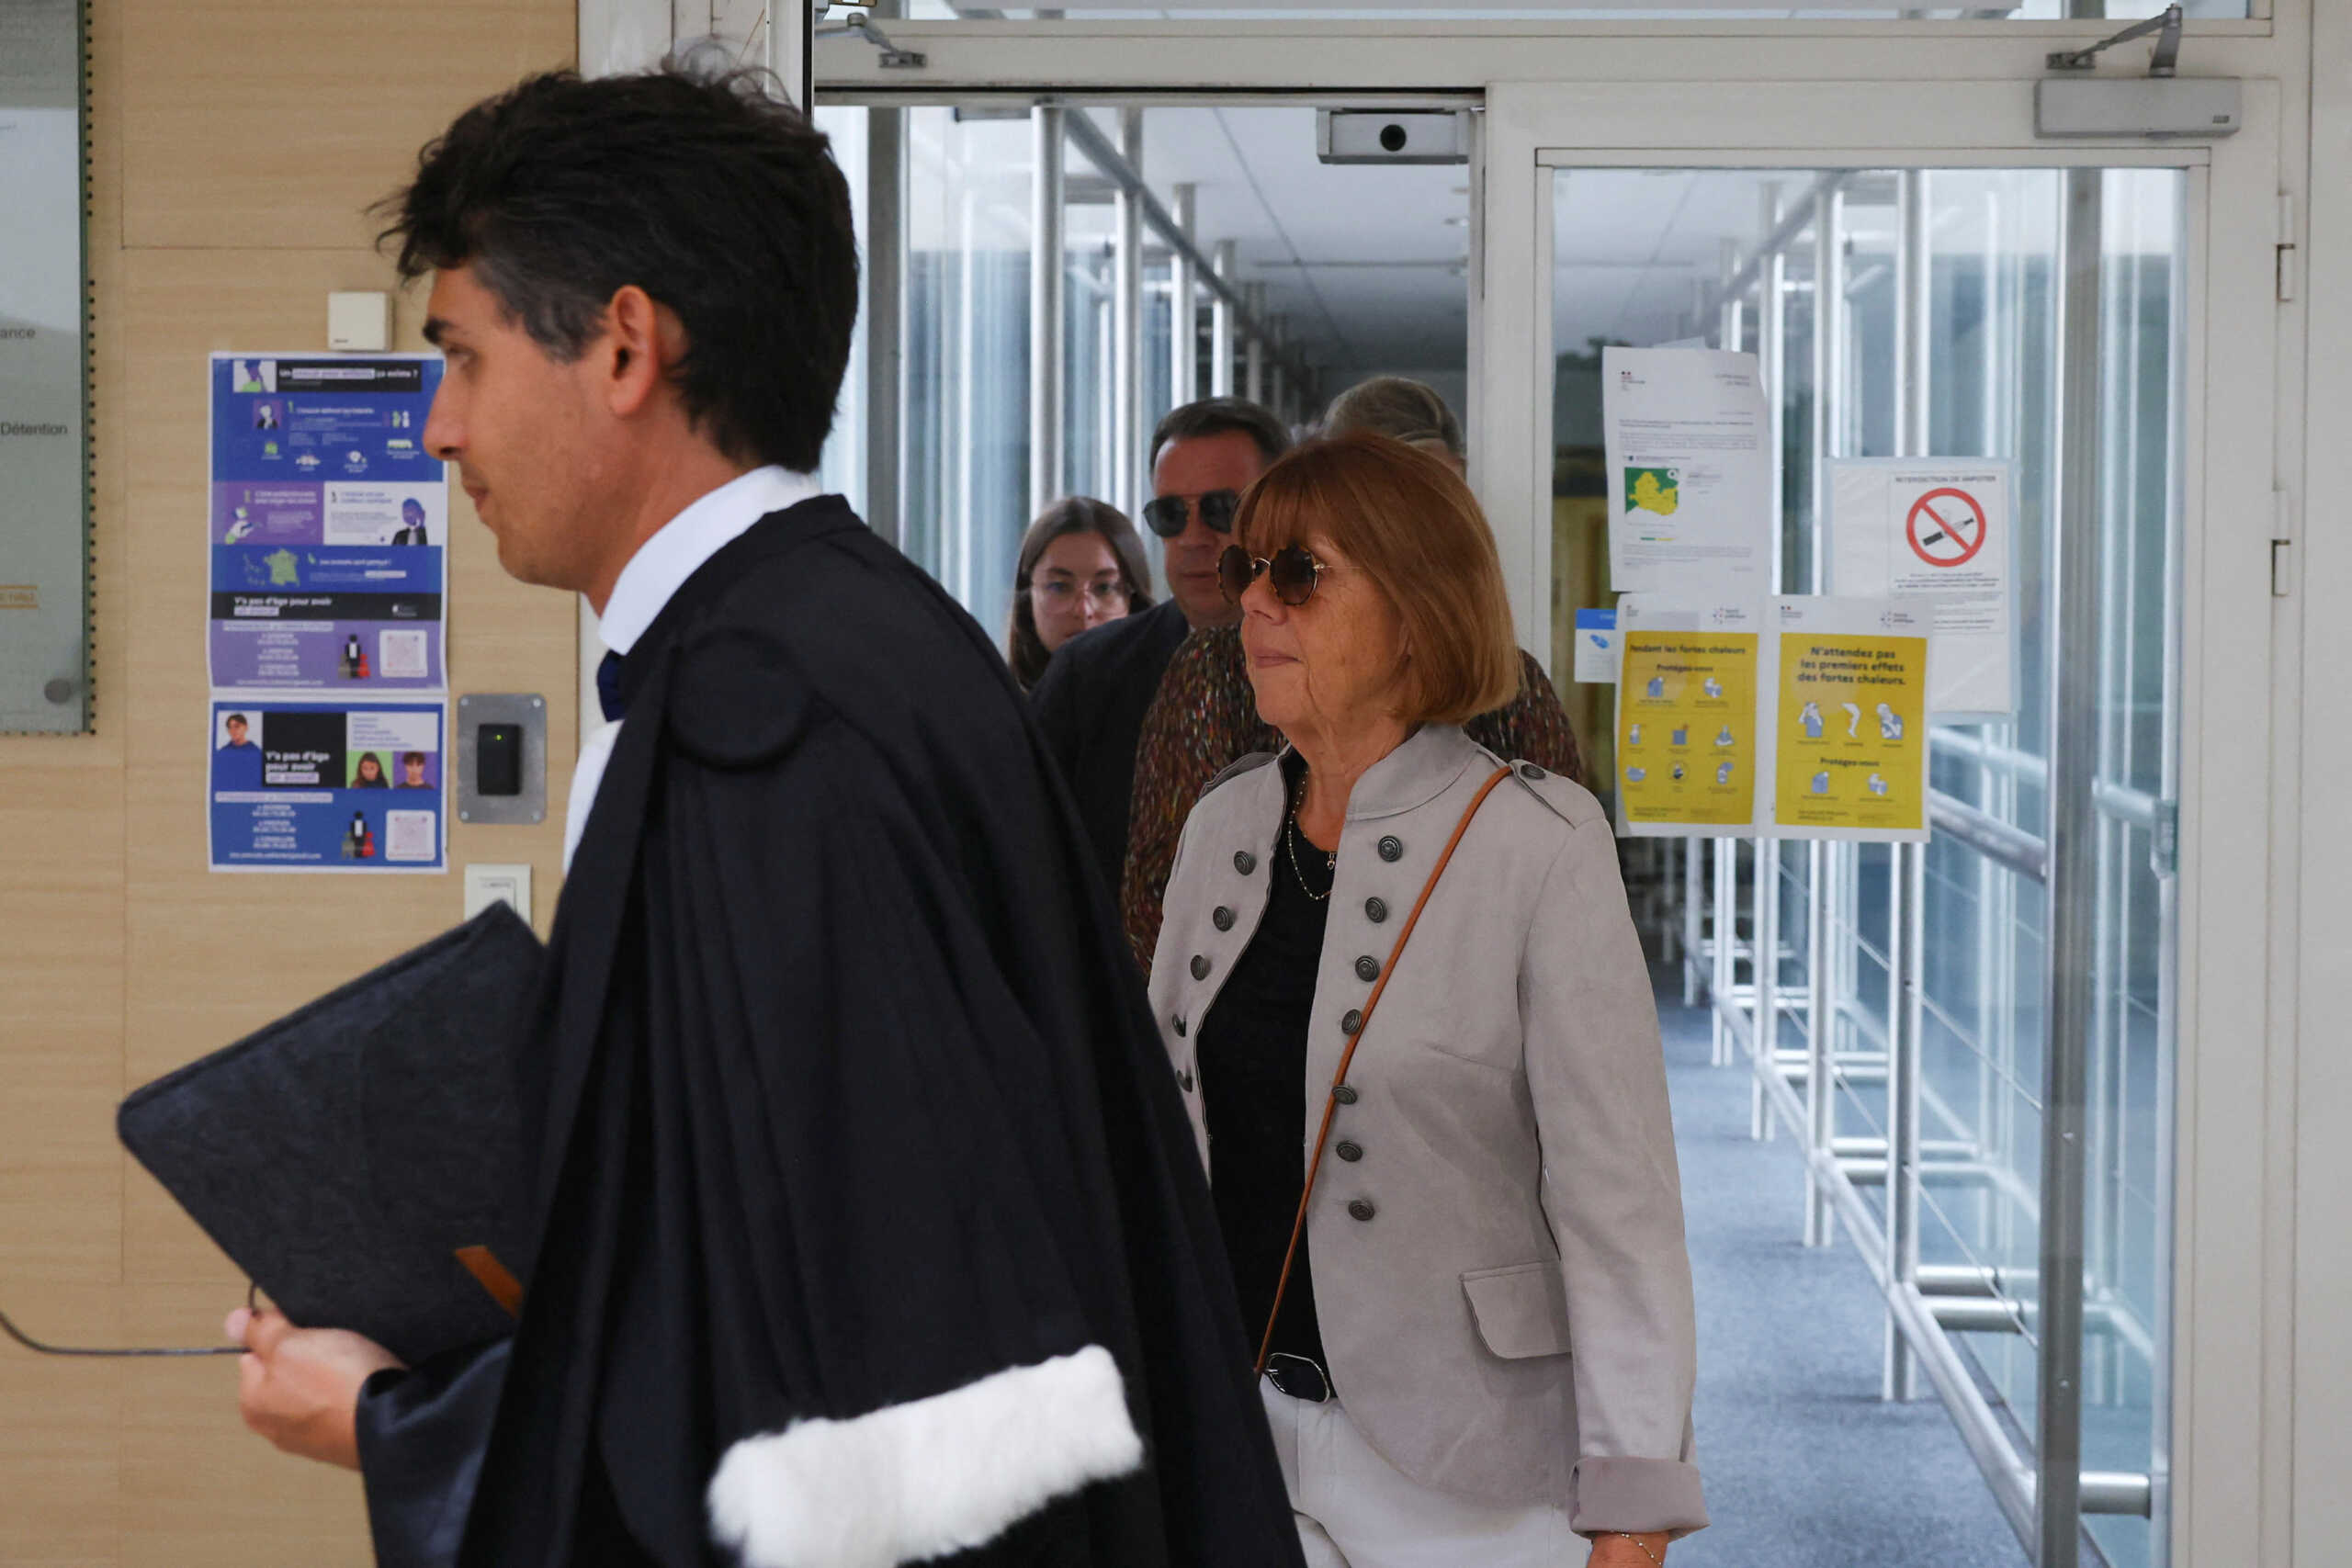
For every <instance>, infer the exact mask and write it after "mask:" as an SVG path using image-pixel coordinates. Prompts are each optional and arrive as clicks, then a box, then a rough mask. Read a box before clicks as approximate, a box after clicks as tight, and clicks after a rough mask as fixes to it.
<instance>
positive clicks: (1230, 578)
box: [1216, 545, 1323, 609]
mask: <svg viewBox="0 0 2352 1568" xmlns="http://www.w3.org/2000/svg"><path fill="white" fill-rule="evenodd" d="M1261 574H1262V575H1263V576H1264V578H1265V579H1266V584H1267V586H1268V587H1270V588H1272V590H1273V591H1274V597H1275V598H1277V599H1279V600H1281V601H1282V602H1283V604H1288V605H1289V606H1291V608H1293V609H1296V608H1297V607H1298V606H1299V605H1301V604H1306V602H1307V601H1308V600H1309V599H1312V598H1314V597H1315V585H1316V584H1317V583H1318V582H1320V581H1323V563H1322V562H1321V561H1319V560H1317V559H1316V558H1314V557H1313V556H1312V555H1310V554H1308V553H1307V551H1306V547H1304V546H1300V545H1284V546H1283V547H1282V548H1281V549H1278V550H1276V551H1275V552H1274V553H1273V557H1272V559H1269V558H1265V557H1263V556H1253V555H1251V554H1250V552H1249V551H1248V550H1245V549H1243V548H1242V547H1240V546H1239V545H1227V547H1225V553H1224V554H1223V555H1221V556H1219V557H1217V558H1216V585H1217V587H1219V588H1220V589H1222V590H1224V592H1225V598H1226V602H1227V604H1240V603H1241V596H1242V595H1243V594H1244V593H1247V592H1250V584H1251V583H1253V582H1255V581H1258V579H1259V577H1260V576H1261Z"/></svg>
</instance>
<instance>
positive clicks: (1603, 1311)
mask: <svg viewBox="0 0 2352 1568" xmlns="http://www.w3.org/2000/svg"><path fill="white" fill-rule="evenodd" d="M1234 538H1235V541H1236V542H1235V544H1234V546H1233V547H1232V548H1230V549H1228V550H1227V552H1226V554H1225V557H1224V559H1223V562H1222V565H1221V574H1222V579H1223V583H1224V587H1225V589H1226V592H1227V594H1228V596H1230V597H1231V598H1233V599H1234V600H1236V601H1237V602H1238V604H1239V605H1240V608H1241V611H1242V626H1241V637H1242V643H1243V646H1244V648H1245V649H1246V651H1247V654H1248V658H1249V671H1250V684H1251V687H1252V688H1253V690H1254V691H1255V693H1256V696H1257V703H1258V711H1259V713H1260V715H1261V716H1262V717H1263V718H1264V719H1265V721H1266V722H1267V723H1268V724H1269V725H1271V726H1272V727H1273V728H1275V729H1276V730H1277V731H1278V732H1279V733H1280V734H1281V736H1282V737H1283V748H1282V750H1281V751H1280V752H1279V754H1264V753H1261V754H1258V755H1254V756H1250V757H1248V758H1245V759H1243V760H1242V761H1239V762H1237V763H1236V764H1234V766H1233V767H1231V768H1230V769H1228V770H1227V772H1226V773H1225V774H1224V776H1223V777H1221V778H1220V779H1219V780H1218V781H1217V782H1216V784H1212V785H1211V786H1210V788H1209V790H1208V792H1207V794H1206V795H1204V796H1203V797H1202V799H1201V802H1200V804H1199V805H1198V806H1197V807H1195V808H1194V809H1193V813H1192V816H1191V818H1189V819H1188V820H1187V822H1186V823H1185V827H1184V832H1183V837H1182V841H1181V843H1180V845H1179V847H1178V850H1177V854H1176V863H1175V868H1174V872H1173V874H1172V875H1171V877H1170V882H1169V887H1168V900H1167V914H1166V920H1165V923H1164V924H1163V926H1162V927H1161V931H1160V940H1159V949H1158V952H1157V953H1156V955H1155V960H1154V963H1153V964H1152V973H1151V998H1152V1003H1153V1008H1154V1010H1155V1011H1156V1012H1157V1013H1158V1015H1159V1027H1160V1033H1161V1037H1162V1038H1163V1040H1164V1041H1165V1042H1166V1043H1167V1046H1168V1051H1169V1055H1170V1058H1171V1059H1172V1061H1173V1063H1174V1066H1175V1068H1176V1076H1177V1084H1178V1087H1179V1088H1180V1089H1182V1091H1183V1095H1184V1100H1185V1106H1186V1109H1187V1111H1189V1112H1190V1114H1191V1116H1192V1121H1193V1134H1194V1136H1195V1137H1196V1138H1197V1139H1198V1140H1199V1143H1200V1146H1201V1152H1202V1157H1203V1159H1204V1161H1205V1162H1206V1164H1207V1166H1208V1168H1209V1174H1210V1185H1211V1189H1212V1191H1213V1195H1214V1197H1215V1199H1216V1211H1217V1218H1218V1222H1219V1224H1220V1226H1221V1227H1222V1229H1223V1232H1224V1237H1225V1244H1226V1250H1227V1255H1228V1257H1229V1258H1230V1259H1231V1261H1232V1265H1233V1272H1234V1277H1235V1282H1236V1285H1237V1286H1238V1290H1239V1292H1240V1296H1241V1307H1242V1318H1243V1324H1244V1325H1245V1327H1247V1328H1248V1329H1249V1330H1250V1337H1252V1338H1253V1339H1257V1340H1259V1341H1260V1344H1259V1348H1258V1355H1259V1360H1260V1365H1261V1371H1263V1373H1264V1377H1263V1380H1262V1382H1261V1393H1262V1395H1263V1397H1264V1399H1265V1404H1266V1410H1267V1414H1268V1416H1269V1418H1270V1419H1271V1420H1272V1425H1273V1429H1274V1441H1275V1447H1276V1449H1277V1450H1278V1451H1279V1452H1280V1454H1281V1456H1282V1460H1283V1471H1284V1479H1285V1480H1286V1481H1287V1483H1289V1488H1290V1495H1291V1506H1292V1508H1293V1510H1294V1512H1295V1515H1296V1518H1297V1524H1298V1529H1299V1534H1300V1537H1301V1540H1302V1541H1303V1543H1304V1544H1305V1547H1306V1558H1307V1561H1308V1562H1309V1563H1311V1564H1317V1565H1319V1568H1424V1565H1427V1568H1436V1565H1439V1564H1444V1565H1447V1568H1453V1565H1455V1564H1460V1563H1465V1562H1475V1563H1477V1564H1479V1565H1480V1568H1538V1565H1541V1568H1558V1565H1559V1564H1563V1563H1569V1562H1574V1561H1576V1560H1577V1559H1576V1558H1575V1557H1574V1556H1572V1555H1571V1553H1573V1552H1575V1551H1578V1550H1579V1549H1578V1548H1577V1545H1576V1542H1575V1538H1576V1537H1577V1536H1582V1537H1586V1538H1588V1539H1589V1541H1590V1549H1589V1552H1590V1554H1589V1558H1587V1559H1585V1561H1586V1562H1588V1563H1589V1565H1590V1568H1659V1565H1661V1564H1663V1563H1664V1562H1665V1560H1666V1555H1667V1549H1668V1542H1670V1541H1671V1540H1675V1539H1677V1538H1679V1537H1680V1536H1682V1535H1685V1534H1687V1533H1689V1532H1690V1531H1691V1530H1694V1529H1701V1528H1702V1527H1703V1526H1704V1525H1705V1523H1706V1508H1705V1505H1704V1502H1703V1501H1702V1495H1701V1488H1700V1483H1699V1472H1698V1470H1697V1468H1696V1466H1695V1465H1694V1463H1693V1462H1692V1457H1691V1385H1692V1382H1693V1378H1694V1375H1695V1371H1694V1363H1695V1359H1696V1358H1695V1352H1694V1349H1693V1342H1692V1325H1691V1269H1690V1258H1689V1255H1688V1253H1687V1252H1686V1250H1685V1248H1684V1244H1683V1234H1682V1200H1681V1190H1680V1182H1679V1177H1678V1175H1677V1170H1676V1164H1675V1151H1674V1133H1673V1127H1672V1124H1671V1122H1669V1120H1668V1111H1667V1094H1666V1071H1665V1064H1664V1060H1663V1057H1662V1055H1661V1053H1660V1050H1659V1045H1658V1032H1657V1012H1656V1010H1655V1008H1654V1006H1653V1004H1652V1002H1651V998H1650V987H1649V976H1648V972H1647V969H1646V968H1645V965H1644V963H1643V958H1642V952H1641V948H1640V945H1639V943H1638V942H1637V941H1636V940H1635V938H1634V924H1633V919H1632V916H1631V913H1630V912H1629V910H1628V909H1627V908H1626V903H1625V893H1624V888H1623V885H1622V884H1621V882H1620V881H1619V879H1618V872H1617V846H1616V840H1615V838H1614V836H1613V834H1612V832H1611V828H1610V824H1609V822H1608V820H1607V818H1606V817H1605V816H1604V815H1603V814H1602V812H1601V809H1600V805H1599V804H1598V803H1597V802H1596V801H1594V799H1593V797H1592V796H1591V795H1589V794H1587V793H1586V792H1585V791H1584V790H1583V789H1582V788H1581V787H1580V786H1578V785H1577V784H1571V783H1569V782H1568V781H1566V780H1565V779H1562V778H1560V777H1559V776H1558V775H1556V774H1555V773H1549V772H1547V771H1546V770H1545V769H1544V768H1542V767H1539V766H1537V765H1535V764H1533V763H1531V762H1518V763H1510V762H1506V761H1504V760H1503V759H1500V758H1498V757H1496V756H1495V755H1493V754H1492V753H1491V752H1488V751H1486V750H1483V749H1481V748H1480V747H1479V746H1477V745H1476V743H1474V742H1473V741H1471V740H1470V739H1468V738H1467V737H1466V736H1464V733H1463V731H1462V729H1461V728H1459V727H1460V725H1461V722H1462V721H1463V720H1464V718H1466V717H1468V716H1471V715H1473V714H1478V713H1482V712H1486V711H1487V710H1490V709H1492V708H1494V707H1495V706H1496V705H1498V704H1500V703H1501V702H1502V701H1504V700H1505V699H1506V698H1508V697H1509V696H1510V694H1511V692H1512V691H1513V689H1514V688H1515V686H1516V684H1517V682H1518V680H1519V668H1520V667H1519V658H1518V652H1517V649H1516V648H1515V646H1514V644H1513V642H1512V637H1511V626H1510V606H1509V604H1508V602H1507V599H1506V596H1505V592H1504V587H1503V579H1502V570H1501V567H1500V565H1499V563H1498V560H1497V558H1496V554H1495V547H1494V541H1493V536H1491V535H1490V534H1489V533H1488V531H1487V525H1486V522H1485V519H1484V518H1483V516H1482V515H1481V514H1480V513H1479V511H1478V504H1477V502H1476V501H1475V500H1474V499H1473V498H1472V496H1471V494H1470V491H1469V489H1468V487H1467V486H1465V485H1464V482H1463V480H1462V479H1461V477H1460V476H1459V475H1457V474H1455V473H1454V472H1453V469H1452V468H1450V467H1448V466H1447V465H1446V464H1445V463H1444V462H1442V460H1440V459H1439V458H1437V457H1432V456H1430V454H1428V453H1426V452H1422V451H1418V450H1415V449H1414V448H1411V447H1409V446H1405V445H1403V444H1402V443H1399V442H1397V441H1392V440H1390V439H1388V438H1386V437H1385V436H1378V435H1370V434H1359V435H1350V436H1346V437H1341V438H1336V439H1330V440H1324V441H1317V442H1312V443H1309V444H1307V445H1306V446H1301V447H1298V448H1297V449H1295V450H1294V451H1293V452H1292V453H1291V454H1290V455H1289V456H1288V457H1284V458H1283V459H1282V460H1281V461H1280V462H1278V463H1276V464H1275V465H1274V466H1273V467H1272V468H1270V469H1269V470H1268V471H1267V472H1266V474H1265V476H1264V477H1263V478H1262V479H1260V480H1259V481H1258V483H1257V484H1256V485H1255V486H1254V487H1252V489H1251V490H1250V491H1249V493H1248V494H1247V495H1246V496H1245V497H1244V498H1243V500H1242V502H1241V506H1240V510H1239V512H1238V515H1237V516H1236V518H1235V522H1234ZM1302 1151H1305V1152H1306V1157H1305V1160H1304V1162H1302V1159H1301V1154H1302ZM1572 1350H1573V1353H1571V1351H1572Z"/></svg>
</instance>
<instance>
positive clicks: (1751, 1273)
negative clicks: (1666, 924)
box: [1658, 971, 2025, 1568]
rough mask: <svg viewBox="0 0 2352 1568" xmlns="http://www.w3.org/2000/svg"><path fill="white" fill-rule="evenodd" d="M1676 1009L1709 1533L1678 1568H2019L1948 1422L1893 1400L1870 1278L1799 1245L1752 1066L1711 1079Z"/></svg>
mask: <svg viewBox="0 0 2352 1568" xmlns="http://www.w3.org/2000/svg"><path fill="white" fill-rule="evenodd" d="M1659 973H1660V975H1661V976H1663V975H1664V974H1665V973H1666V972H1665V971H1660V972H1659ZM1680 999H1681V995H1680V991H1679V987H1677V988H1675V989H1671V990H1669V989H1668V988H1666V986H1665V984H1664V982H1663V981H1661V986H1660V989H1659V992H1658V1015H1659V1021H1660V1022H1661V1023H1662V1024H1663V1025H1664V1027H1665V1034H1666V1060H1667V1072H1668V1079H1669V1081H1670V1084H1671V1087H1672V1091H1673V1098H1674V1123H1675V1139H1676V1143H1677V1145H1679V1150H1680V1154H1681V1158H1682V1195H1683V1207H1684V1211H1685V1213H1686V1216H1687V1219H1686V1223H1687V1224H1688V1226H1689V1230H1690V1237H1691V1269H1692V1273H1693V1280H1694V1283H1695V1286H1696V1289H1697V1292H1698V1305H1699V1398H1698V1410H1697V1416H1696V1423H1697V1427H1698V1441H1699V1464H1700V1469H1701V1471H1702V1473H1703V1474H1704V1476H1705V1478H1706V1487H1707V1506H1708V1512H1709V1515H1710V1517H1712V1518H1713V1520H1714V1523H1713V1525H1712V1526H1711V1527H1710V1528H1709V1529H1705V1530H1703V1531H1702V1532H1701V1533H1699V1534H1698V1535H1695V1536H1692V1537H1691V1538H1690V1539H1689V1540H1685V1541H1683V1542H1681V1543H1680V1544H1679V1545H1677V1546H1676V1547H1675V1549H1674V1551H1673V1552H1672V1553H1671V1562H1672V1568H2022V1564H2023V1563H2024V1562H2025V1556H2024V1553H2023V1552H2022V1551H2020V1549H2019V1548H2018V1542H2017V1538H2016V1536H2015V1535H2013V1534H2011V1533H2010V1530H2009V1528H2008V1525H2007V1521H2005V1520H2004V1519H2003V1518H2002V1517H2001V1514H2000V1510H1999V1509H1998V1508H1997V1507H1996V1506H1995V1505H1994V1502H1993V1498H1992V1494H1991V1493H1989V1492H1988V1491H1986V1490H1985V1483H1984V1481H1983V1480H1982V1479H1981V1478H1980V1477H1979V1476H1978V1474H1977V1471H1976V1466H1975V1464H1974V1462H1973V1461H1971V1460H1970V1459H1969V1457H1968V1450H1966V1449H1964V1448H1962V1446H1961V1440H1960V1436H1959V1434H1958V1433H1957V1432H1955V1431H1954V1430H1953V1429H1952V1424H1951V1418H1950V1417H1949V1416H1946V1415H1945V1414H1944V1410H1943V1406H1942V1404H1939V1403H1938V1402H1937V1401H1936V1400H1935V1399H1933V1398H1932V1397H1930V1398H1927V1399H1923V1400H1921V1401H1919V1402H1917V1403H1916V1404H1905V1405H1896V1404H1885V1403H1883V1402H1882V1401H1881V1400H1880V1398H1879V1396H1878V1388H1879V1359H1880V1355H1881V1348H1880V1342H1881V1335H1882V1332H1883V1330H1882V1325H1883V1322H1884V1315H1883V1313H1882V1312H1881V1311H1880V1309H1879V1308H1878V1307H1877V1306H1876V1305H1875V1303H1876V1301H1877V1293H1876V1289H1875V1287H1874V1286H1873V1285H1872V1284H1871V1277H1870V1274H1869V1272H1868V1270H1867V1269H1864V1268H1863V1266H1862V1262H1861V1259H1860V1258H1857V1257H1856V1256H1855V1255H1854V1251H1853V1247H1852V1244H1851V1243H1850V1242H1849V1241H1848V1240H1846V1239H1845V1238H1844V1237H1843V1236H1842V1235H1841V1237H1840V1238H1839V1241H1838V1245H1837V1247H1831V1248H1822V1249H1814V1250H1809V1249H1807V1248H1806V1247H1804V1245H1803V1235H1804V1232H1803V1228H1802V1227H1803V1221H1804V1208H1803V1193H1804V1179H1803V1176H1802V1175H1801V1171H1800V1167H1799V1165H1798V1162H1797V1158H1796V1156H1795V1154H1794V1153H1793V1152H1792V1150H1791V1149H1790V1148H1789V1146H1788V1145H1787V1143H1786V1142H1785V1140H1783V1141H1781V1142H1778V1143H1773V1144H1758V1143H1755V1142H1752V1141H1751V1140H1750V1139H1749V1137H1748V1135H1747V1117H1748V1091H1747V1072H1746V1067H1745V1063H1744V1062H1743V1064H1742V1065H1741V1066H1736V1067H1711V1066H1708V1065H1707V1052H1708V1020H1707V1012H1706V1010H1705V1009H1704V1008H1703V1007H1699V1008H1688V1009H1686V1008H1683V1007H1682V1006H1680V1005H1679V1003H1680Z"/></svg>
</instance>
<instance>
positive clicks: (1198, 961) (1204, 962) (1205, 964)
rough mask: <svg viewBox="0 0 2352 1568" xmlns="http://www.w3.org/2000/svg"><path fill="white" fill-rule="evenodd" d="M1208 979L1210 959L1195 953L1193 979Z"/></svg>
mask: <svg viewBox="0 0 2352 1568" xmlns="http://www.w3.org/2000/svg"><path fill="white" fill-rule="evenodd" d="M1208 977H1209V961H1208V959H1207V958H1206V957H1204V956H1203V955H1202V954H1200V953H1194V954H1193V979H1195V980H1205V979H1207V978H1208Z"/></svg>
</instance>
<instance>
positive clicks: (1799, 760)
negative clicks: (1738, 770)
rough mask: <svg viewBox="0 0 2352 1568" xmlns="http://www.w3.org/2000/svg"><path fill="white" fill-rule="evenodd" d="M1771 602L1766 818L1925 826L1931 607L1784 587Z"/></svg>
mask: <svg viewBox="0 0 2352 1568" xmlns="http://www.w3.org/2000/svg"><path fill="white" fill-rule="evenodd" d="M1778 609H1779V622H1780V624H1779V626H1778V628H1777V631H1776V637H1777V640H1778V643H1779V647H1778V649H1776V652H1777V654H1778V658H1777V660H1776V662H1777V663H1778V665H1779V667H1780V693H1779V701H1778V702H1777V704H1775V705H1774V713H1773V718H1772V723H1773V726H1774V732H1773V735H1772V738H1771V739H1772V746H1773V750H1774V751H1775V752H1776V753H1777V756H1776V765H1775V768H1774V774H1773V784H1774V786H1775V787H1774V791H1773V796H1774V798H1773V807H1772V823H1773V826H1774V827H1776V828H1778V829H1781V830H1782V831H1784V832H1789V833H1792V834H1793V835H1794V836H1798V837H1837V838H1843V837H1849V836H1851V837H1856V838H1860V837H1869V838H1873V839H1894V838H1906V837H1917V838H1924V837H1926V836H1927V831H1928V796H1927V750H1928V733H1927V696H1928V637H1927V632H1928V618H1927V615H1926V609H1927V607H1925V606H1914V605H1910V604H1905V603H1899V602H1896V601H1891V600H1884V599H1881V600H1851V599H1846V600H1839V599H1783V600H1781V601H1779V604H1778Z"/></svg>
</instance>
